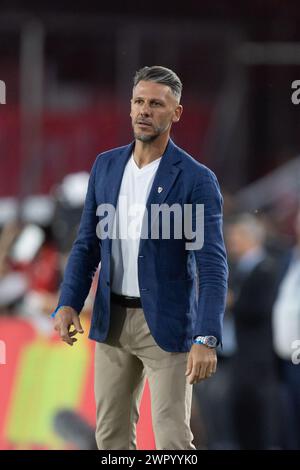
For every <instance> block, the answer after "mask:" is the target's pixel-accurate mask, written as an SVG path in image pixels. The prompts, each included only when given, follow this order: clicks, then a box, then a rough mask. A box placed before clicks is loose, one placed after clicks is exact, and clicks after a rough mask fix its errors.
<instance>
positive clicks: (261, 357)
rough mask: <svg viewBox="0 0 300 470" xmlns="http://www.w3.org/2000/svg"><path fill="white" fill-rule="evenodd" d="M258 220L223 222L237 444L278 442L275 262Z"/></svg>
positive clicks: (259, 446) (245, 446)
mask: <svg viewBox="0 0 300 470" xmlns="http://www.w3.org/2000/svg"><path fill="white" fill-rule="evenodd" d="M264 240H265V232H264V229H263V226H262V224H261V223H260V222H259V221H258V219H257V218H256V217H254V216H253V215H251V214H247V213H245V214H239V215H236V216H234V217H232V218H231V220H229V221H228V222H227V223H226V243H227V249H228V255H229V259H230V262H231V280H230V286H231V288H230V289H229V295H228V306H229V308H230V310H231V312H232V313H233V319H234V323H235V333H236V341H237V351H236V353H235V357H234V367H233V369H232V372H233V373H232V395H233V396H232V401H233V403H232V407H233V421H234V427H235V432H236V439H237V441H238V446H239V448H240V449H268V448H274V447H278V446H279V444H280V442H279V421H280V416H281V409H280V405H279V388H278V381H277V369H276V360H275V354H274V350H273V340H272V307H273V303H274V299H275V295H276V286H277V282H276V281H277V273H278V265H277V263H276V261H275V260H274V259H273V258H272V257H271V256H270V255H269V254H268V252H267V251H266V250H265V248H264Z"/></svg>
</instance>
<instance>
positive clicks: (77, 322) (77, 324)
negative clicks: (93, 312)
mask: <svg viewBox="0 0 300 470" xmlns="http://www.w3.org/2000/svg"><path fill="white" fill-rule="evenodd" d="M73 324H74V326H75V329H76V330H77V332H78V333H80V334H82V333H83V328H82V326H81V323H80V320H79V317H78V316H77V315H74V317H73Z"/></svg>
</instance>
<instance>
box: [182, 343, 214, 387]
mask: <svg viewBox="0 0 300 470" xmlns="http://www.w3.org/2000/svg"><path fill="white" fill-rule="evenodd" d="M216 370H217V353H216V350H215V348H208V347H207V346H205V345H204V344H193V345H192V347H191V350H190V352H189V355H188V361H187V367H186V372H185V375H186V376H190V377H189V383H190V384H195V383H197V382H200V380H204V379H207V378H208V377H211V375H212V374H214V373H215V372H216Z"/></svg>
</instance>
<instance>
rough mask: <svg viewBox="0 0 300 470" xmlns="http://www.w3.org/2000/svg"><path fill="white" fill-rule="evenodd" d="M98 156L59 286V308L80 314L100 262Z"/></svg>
mask: <svg viewBox="0 0 300 470" xmlns="http://www.w3.org/2000/svg"><path fill="white" fill-rule="evenodd" d="M99 157H100V155H99V156H98V157H97V159H96V161H95V162H94V165H93V167H92V170H91V174H90V177H89V182H88V189H87V194H86V198H85V203H84V208H83V212H82V215H81V220H80V225H79V229H78V233H77V237H76V240H75V241H74V243H73V246H72V250H71V253H70V255H69V259H68V262H67V265H66V269H65V273H64V277H63V282H62V283H61V286H60V290H61V292H60V297H59V302H58V307H59V306H69V307H72V308H74V309H75V310H76V311H77V313H80V311H81V310H82V308H83V306H84V302H85V299H86V297H87V296H88V293H89V290H90V287H91V284H92V280H93V277H94V275H95V273H96V271H97V268H98V265H99V263H100V259H101V247H100V240H99V239H98V237H97V234H96V226H97V222H98V221H97V216H96V211H97V204H96V198H95V181H96V170H97V166H98V161H99ZM58 307H57V308H58Z"/></svg>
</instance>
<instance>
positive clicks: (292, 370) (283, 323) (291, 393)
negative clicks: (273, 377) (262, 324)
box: [273, 210, 300, 449]
mask: <svg viewBox="0 0 300 470" xmlns="http://www.w3.org/2000/svg"><path fill="white" fill-rule="evenodd" d="M295 235H296V242H295V244H294V246H293V247H292V249H290V250H288V251H287V252H286V254H285V256H284V257H283V258H282V263H281V269H280V276H279V290H278V295H277V298H276V301H275V304H274V308H273V338H274V349H275V352H276V354H277V355H278V357H279V358H280V362H279V371H280V379H281V384H282V391H283V397H284V398H285V400H284V403H285V408H284V411H285V426H284V432H283V436H284V445H285V447H286V448H288V449H300V364H299V363H300V295H299V288H300V210H299V212H298V214H297V216H296V220H295Z"/></svg>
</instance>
